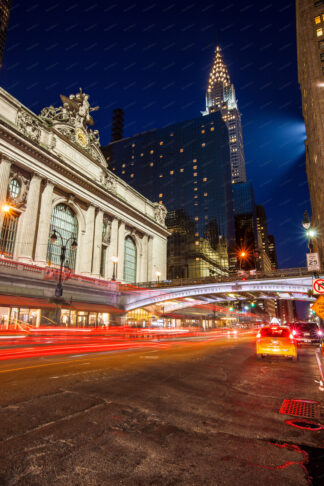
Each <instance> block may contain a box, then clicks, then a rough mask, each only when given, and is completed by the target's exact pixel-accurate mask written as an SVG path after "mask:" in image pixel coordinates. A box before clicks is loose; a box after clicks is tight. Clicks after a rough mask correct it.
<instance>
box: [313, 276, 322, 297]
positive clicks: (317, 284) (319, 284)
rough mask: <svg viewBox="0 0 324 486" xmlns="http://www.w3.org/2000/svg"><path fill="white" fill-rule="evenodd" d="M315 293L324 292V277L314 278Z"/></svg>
mask: <svg viewBox="0 0 324 486" xmlns="http://www.w3.org/2000/svg"><path fill="white" fill-rule="evenodd" d="M313 293H314V294H324V279H322V278H317V279H316V280H313Z"/></svg>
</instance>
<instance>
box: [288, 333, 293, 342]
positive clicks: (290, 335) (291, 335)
mask: <svg viewBox="0 0 324 486" xmlns="http://www.w3.org/2000/svg"><path fill="white" fill-rule="evenodd" d="M289 339H291V341H293V340H294V333H293V332H291V333H290V334H289Z"/></svg>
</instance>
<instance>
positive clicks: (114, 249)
mask: <svg viewBox="0 0 324 486" xmlns="http://www.w3.org/2000/svg"><path fill="white" fill-rule="evenodd" d="M117 253H118V219H116V218H114V219H113V220H112V222H111V230H110V244H109V246H108V253H107V261H106V278H107V279H111V278H112V275H113V262H112V259H111V258H112V257H113V256H117Z"/></svg>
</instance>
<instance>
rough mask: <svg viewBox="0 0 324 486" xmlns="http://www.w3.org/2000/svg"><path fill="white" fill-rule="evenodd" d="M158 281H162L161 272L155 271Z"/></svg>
mask: <svg viewBox="0 0 324 486" xmlns="http://www.w3.org/2000/svg"><path fill="white" fill-rule="evenodd" d="M155 275H156V278H157V281H158V283H159V282H160V277H161V272H155Z"/></svg>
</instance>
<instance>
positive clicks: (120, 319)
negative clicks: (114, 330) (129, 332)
mask: <svg viewBox="0 0 324 486" xmlns="http://www.w3.org/2000/svg"><path fill="white" fill-rule="evenodd" d="M126 314H127V312H125V313H124V314H123V313H121V312H120V313H118V314H111V315H110V324H109V325H110V326H112V327H113V326H126Z"/></svg>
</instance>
